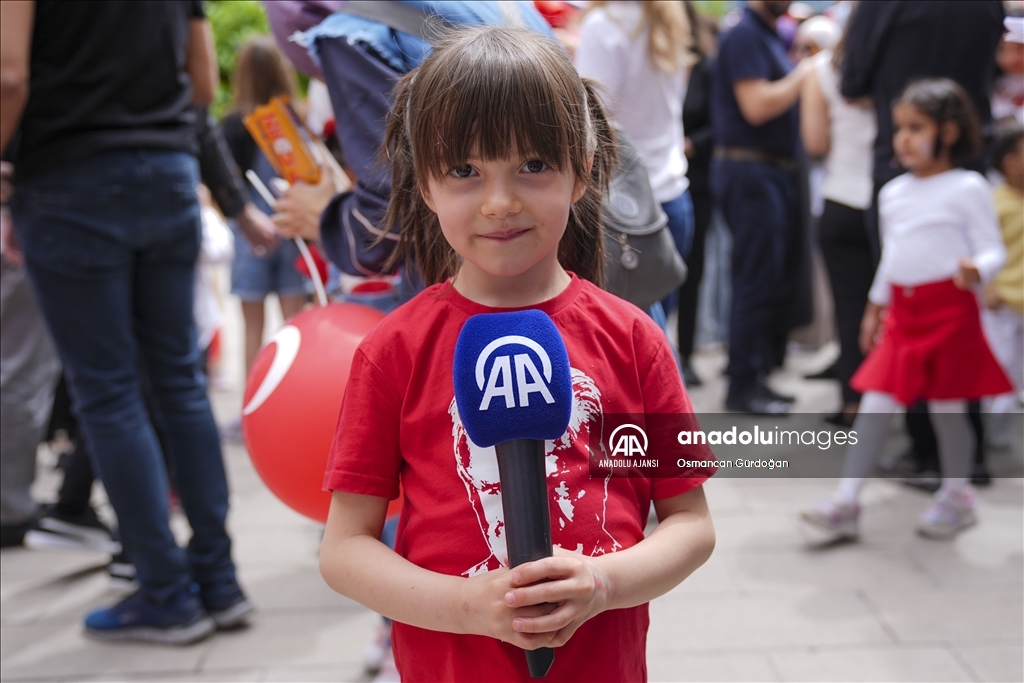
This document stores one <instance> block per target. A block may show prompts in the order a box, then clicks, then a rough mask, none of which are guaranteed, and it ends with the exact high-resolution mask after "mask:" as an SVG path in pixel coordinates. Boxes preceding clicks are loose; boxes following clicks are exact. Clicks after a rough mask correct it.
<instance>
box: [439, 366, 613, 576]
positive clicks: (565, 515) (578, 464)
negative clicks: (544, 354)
mask: <svg viewBox="0 0 1024 683" xmlns="http://www.w3.org/2000/svg"><path fill="white" fill-rule="evenodd" d="M570 370H571V373H572V396H573V405H572V414H571V416H570V418H569V426H568V428H567V429H566V431H565V434H563V435H562V437H561V438H559V439H556V440H554V441H545V442H544V454H545V458H544V461H545V468H546V470H547V476H548V481H549V487H550V488H551V489H553V492H554V502H555V503H556V505H557V510H558V514H557V515H555V518H554V519H552V520H551V522H552V535H553V536H554V537H555V538H557V537H558V535H559V532H560V531H561V530H565V529H567V528H568V529H570V530H572V528H573V526H579V527H580V528H581V530H583V531H584V533H581V534H579V536H581V537H582V538H588V539H593V540H591V541H589V542H588V543H587V545H586V546H585V545H584V543H582V542H580V543H577V545H576V547H575V548H566V550H573V551H576V552H579V553H584V554H587V555H601V554H604V553H606V552H615V551H616V550H619V549H621V548H622V544H621V543H619V542H618V541H617V540H616V539H615V538H614V537H613V536H612V535H611V533H609V531H608V529H607V528H606V518H607V507H608V481H609V479H610V475H609V477H607V478H605V479H603V480H598V479H589V478H588V476H587V473H588V468H589V463H588V461H587V458H586V456H585V455H582V454H581V453H588V452H589V451H588V450H587V449H588V448H589V442H590V434H591V431H592V430H597V432H598V433H600V428H601V419H602V417H603V411H602V408H601V392H600V390H599V389H598V388H597V385H596V384H595V383H594V381H593V380H592V379H591V378H590V377H588V376H587V375H586V374H584V373H583V372H582V371H580V370H577V369H576V368H570ZM448 413H449V414H450V415H451V417H452V438H453V444H452V445H453V449H454V454H455V466H456V469H457V471H458V474H459V478H460V479H461V480H462V483H463V484H464V485H465V487H466V494H467V502H468V503H469V504H470V506H471V507H472V508H473V512H474V514H475V515H476V519H477V523H478V524H479V525H480V533H481V534H482V535H483V538H484V540H485V541H486V543H487V547H488V548H489V549H490V554H489V555H488V556H487V557H485V558H482V559H481V561H480V562H478V563H477V564H475V565H473V566H472V567H470V568H468V569H467V570H466V571H464V572H462V575H463V576H467V577H468V576H475V575H476V574H480V573H483V572H486V571H490V570H492V569H497V568H498V567H501V566H503V564H504V562H503V560H504V558H505V556H506V549H505V534H504V531H505V520H504V514H503V511H502V507H501V484H500V482H499V478H498V456H497V453H496V451H495V449H494V447H493V446H491V447H489V448H481V447H480V446H477V445H476V444H474V443H473V442H472V440H471V439H470V438H469V436H468V435H467V434H466V430H465V427H463V425H462V418H461V417H460V416H459V411H458V407H457V406H456V404H455V399H454V398H453V399H452V402H451V405H450V406H449V407H448ZM574 444H582V451H574V449H573V445H574ZM566 456H569V457H566ZM570 468H571V471H570ZM579 468H583V470H584V471H583V472H582V477H581V476H580V475H581V473H580V471H579ZM573 473H575V476H573ZM570 480H571V481H573V482H574V483H573V485H570V483H569V481H570ZM580 480H582V481H584V482H585V484H584V486H582V487H581V486H579V485H578V482H579V481H580ZM574 486H575V488H574ZM588 489H589V490H588ZM591 516H592V520H591ZM588 530H589V532H590V533H586V531H588ZM555 545H556V546H558V543H557V542H556V543H555ZM559 547H560V546H559Z"/></svg>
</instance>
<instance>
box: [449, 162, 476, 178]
mask: <svg viewBox="0 0 1024 683" xmlns="http://www.w3.org/2000/svg"><path fill="white" fill-rule="evenodd" d="M449 173H451V174H452V175H453V176H455V177H456V178H468V177H469V176H471V175H473V167H472V166H470V165H468V164H467V165H465V166H454V167H452V170H451V171H449Z"/></svg>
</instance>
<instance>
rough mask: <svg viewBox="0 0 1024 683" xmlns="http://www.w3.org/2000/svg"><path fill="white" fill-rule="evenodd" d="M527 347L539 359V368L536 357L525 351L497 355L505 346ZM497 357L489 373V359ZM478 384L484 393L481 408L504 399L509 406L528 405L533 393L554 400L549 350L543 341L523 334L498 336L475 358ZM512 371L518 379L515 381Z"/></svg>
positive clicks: (541, 397) (547, 399) (548, 401)
mask: <svg viewBox="0 0 1024 683" xmlns="http://www.w3.org/2000/svg"><path fill="white" fill-rule="evenodd" d="M515 346H518V347H524V346H525V347H526V348H527V349H529V350H530V351H533V353H534V354H536V357H537V359H539V360H540V368H539V369H538V368H537V364H536V363H535V362H534V358H533V356H531V354H529V353H524V352H523V350H522V349H520V352H519V353H514V352H512V353H507V354H504V355H495V352H497V351H498V350H499V349H502V348H503V347H515ZM492 355H493V356H494V362H493V363H491V368H490V372H489V373H488V372H487V361H488V360H489V359H490V358H491V356H492ZM475 370H476V385H477V387H478V388H479V389H480V390H481V391H482V392H484V396H483V399H482V400H481V401H480V410H487V409H488V408H489V407H490V405H491V401H493V400H495V399H499V400H502V401H504V404H505V407H506V408H516V407H519V408H528V407H529V406H530V395H531V394H539V395H540V396H539V397H537V398H538V399H542V400H543V401H544V402H545V403H554V402H555V397H554V396H552V395H551V390H550V389H549V388H548V385H549V384H550V383H551V371H552V369H551V358H550V357H549V356H548V353H547V351H545V350H544V347H542V346H541V345H540V344H538V343H537V342H535V341H534V340H532V339H530V338H529V337H523V336H521V335H508V336H505V337H499V338H498V339H495V340H494V341H492V342H491V343H490V344H488V345H487V346H485V347H484V350H483V351H481V352H480V355H479V356H477V359H476V368H475ZM513 372H514V374H515V380H514V381H513Z"/></svg>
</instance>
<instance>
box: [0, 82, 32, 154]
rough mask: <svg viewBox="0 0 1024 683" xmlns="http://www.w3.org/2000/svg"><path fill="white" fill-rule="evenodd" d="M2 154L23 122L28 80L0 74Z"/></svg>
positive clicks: (0, 141)
mask: <svg viewBox="0 0 1024 683" xmlns="http://www.w3.org/2000/svg"><path fill="white" fill-rule="evenodd" d="M0 80H2V85H0V152H3V151H6V149H7V143H9V142H10V141H11V138H12V137H14V131H16V130H18V124H19V123H20V122H21V114H22V112H24V111H25V104H26V103H27V102H28V78H24V79H21V78H18V77H17V75H16V74H10V75H8V74H7V73H6V72H4V73H3V74H0Z"/></svg>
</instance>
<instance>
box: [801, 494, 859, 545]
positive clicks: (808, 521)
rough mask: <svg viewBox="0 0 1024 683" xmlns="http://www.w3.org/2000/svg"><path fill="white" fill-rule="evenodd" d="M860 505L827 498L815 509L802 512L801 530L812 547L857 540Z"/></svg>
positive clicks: (830, 497)
mask: <svg viewBox="0 0 1024 683" xmlns="http://www.w3.org/2000/svg"><path fill="white" fill-rule="evenodd" d="M859 519H860V505H858V504H856V503H847V502H845V501H840V500H837V499H836V498H835V497H833V496H829V497H828V498H825V499H824V500H822V501H821V502H819V503H818V504H817V505H815V506H814V507H813V508H811V509H809V510H803V511H801V512H800V521H801V522H803V524H801V525H800V529H801V531H802V532H803V536H804V540H805V541H807V542H808V543H810V544H811V545H827V544H830V543H835V542H837V541H842V540H849V539H854V538H857V535H858V533H859V532H858V529H857V522H858V520H859Z"/></svg>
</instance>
